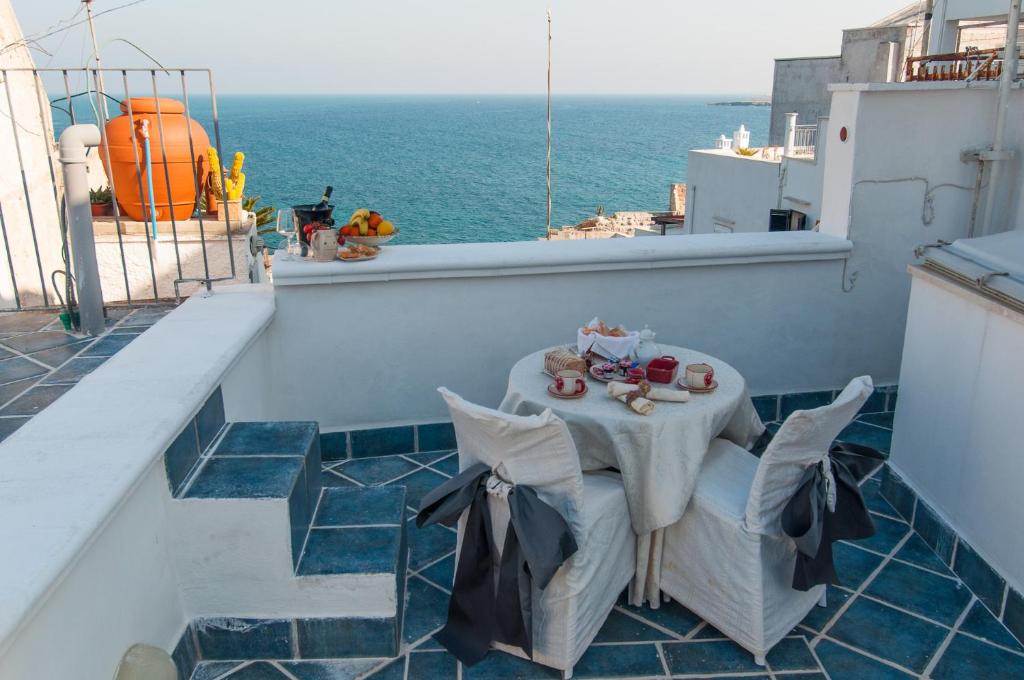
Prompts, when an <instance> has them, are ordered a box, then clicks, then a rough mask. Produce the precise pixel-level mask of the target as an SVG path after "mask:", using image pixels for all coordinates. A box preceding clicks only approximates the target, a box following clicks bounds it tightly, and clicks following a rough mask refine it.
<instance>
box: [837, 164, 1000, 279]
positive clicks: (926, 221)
mask: <svg viewBox="0 0 1024 680" xmlns="http://www.w3.org/2000/svg"><path fill="white" fill-rule="evenodd" d="M905 182H920V183H922V184H923V185H924V196H923V197H922V200H921V224H922V225H923V226H925V227H928V226H931V224H932V222H934V221H935V192H936V191H938V190H939V189H962V190H964V191H972V192H973V191H980V189H981V188H983V187H984V186H985V184H983V183H982V184H979V185H978V186H977V187H974V186H964V185H962V184H956V183H954V182H942V183H940V184H936V185H934V186H932V184H931V180H929V179H928V178H927V177H919V176H912V177H893V178H886V179H862V180H858V181H856V182H854V183H853V185H852V186H851V188H850V210H849V213H848V215H847V220H846V238H847V240H849V241H852V240H853V218H854V210H853V209H854V203H855V198H856V192H857V188H858V187H859V186H860V185H862V184H870V185H876V186H877V185H885V184H899V183H905ZM974 217H975V216H974V215H972V216H971V222H972V223H973V222H974ZM849 262H850V260H849V258H847V259H845V260H843V273H842V290H843V292H844V293H849V292H850V291H852V290H853V288H854V286H855V285H856V283H857V277H858V275H859V274H860V272H859V271H854V272H852V273H850V274H849V276H847V273H846V272H847V267H848V265H849ZM847 281H849V285H847Z"/></svg>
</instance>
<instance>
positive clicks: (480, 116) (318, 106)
mask: <svg viewBox="0 0 1024 680" xmlns="http://www.w3.org/2000/svg"><path fill="white" fill-rule="evenodd" d="M735 99H743V96H737V97H729V96H721V95H717V96H713V97H712V96H648V97H637V96H555V97H554V98H553V102H552V172H551V176H552V177H551V182H552V225H553V226H555V227H558V226H563V225H569V224H575V223H577V222H579V221H581V220H583V219H585V218H587V217H589V216H592V215H593V214H594V213H595V211H597V210H598V209H599V208H603V209H604V211H605V212H606V213H607V214H611V213H614V212H616V211H634V210H644V211H653V210H667V208H668V200H669V187H670V185H671V184H672V183H675V182H685V181H686V165H687V152H688V151H689V150H690V149H694V148H709V147H711V146H713V143H714V140H715V139H716V138H717V137H718V136H719V135H720V134H723V133H724V134H725V135H726V136H731V134H732V132H733V130H735V129H736V128H737V127H738V126H739V125H740V124H743V125H746V126H747V128H748V129H749V130H750V131H751V145H752V146H757V145H763V144H764V143H766V142H767V135H768V120H769V115H770V109H769V107H765V106H715V105H714V103H715V102H721V101H730V100H735ZM207 106H208V105H205V104H204V101H203V100H202V98H199V97H196V101H193V102H191V107H190V108H191V110H192V112H193V115H194V116H195V117H196V119H197V120H199V121H201V122H202V123H203V125H204V127H206V129H207V131H208V132H209V133H210V136H211V139H212V137H213V134H212V132H213V130H212V120H211V119H210V116H209V115H208V113H207V111H208V110H209V109H208V108H207ZM76 108H77V107H76ZM217 108H218V117H219V123H220V134H221V150H222V155H221V158H222V161H223V162H224V163H225V164H230V159H231V156H232V154H233V152H234V151H238V150H240V151H243V152H244V153H245V166H244V171H245V173H246V194H249V195H253V194H255V195H259V196H260V202H259V205H261V206H263V205H271V206H274V208H275V209H281V208H287V207H288V206H291V205H294V204H301V203H315V202H316V201H317V200H318V199H319V198H320V195H321V194H322V192H323V189H324V186H325V185H328V184H330V185H331V186H333V187H334V194H333V197H332V203H333V204H334V205H335V206H336V207H335V214H334V216H335V218H336V219H337V220H338V222H339V224H341V223H343V222H344V221H345V220H347V218H348V216H349V215H350V214H351V213H352V211H354V210H355V209H356V208H361V207H366V208H370V209H372V210H376V211H378V212H380V213H381V214H382V215H384V216H385V217H386V218H387V219H390V220H391V221H392V222H394V224H395V226H396V227H398V228H399V229H400V230H401V233H400V236H399V237H398V239H397V240H396V241H394V243H395V244H399V243H407V244H413V243H464V242H480V241H492V242H493V241H524V240H534V239H537V238H539V237H542V236H543V235H544V234H545V223H546V205H547V188H546V179H545V164H546V135H547V123H546V99H545V97H544V96H543V95H540V96H265V95H259V96H256V95H253V96H249V95H221V96H219V97H218V98H217ZM116 110H117V109H116V107H115V108H114V111H116ZM58 115H59V114H58ZM55 122H56V123H57V124H58V127H60V121H59V120H55Z"/></svg>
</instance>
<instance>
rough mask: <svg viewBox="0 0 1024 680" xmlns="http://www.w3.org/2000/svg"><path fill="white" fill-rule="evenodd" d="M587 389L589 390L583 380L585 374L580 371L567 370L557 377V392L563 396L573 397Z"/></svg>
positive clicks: (560, 372) (559, 373)
mask: <svg viewBox="0 0 1024 680" xmlns="http://www.w3.org/2000/svg"><path fill="white" fill-rule="evenodd" d="M585 389H587V384H586V382H584V380H583V374H582V373H580V372H579V371H573V370H571V369H566V370H564V371H559V372H558V373H557V374H556V375H555V391H556V392H558V393H559V394H561V395H564V396H566V397H571V396H573V395H575V394H579V393H580V392H582V391H583V390H585Z"/></svg>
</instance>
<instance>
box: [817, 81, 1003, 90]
mask: <svg viewBox="0 0 1024 680" xmlns="http://www.w3.org/2000/svg"><path fill="white" fill-rule="evenodd" d="M998 87H999V81H997V80H972V81H966V80H920V81H913V82H909V83H832V84H831V85H829V86H828V91H829V92H932V91H935V90H995V89H997V88H998ZM1011 87H1012V88H1013V89H1015V90H1019V89H1021V87H1022V82H1021V81H1017V82H1015V83H1013V84H1012V85H1011Z"/></svg>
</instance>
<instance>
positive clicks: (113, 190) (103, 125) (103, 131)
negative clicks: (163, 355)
mask: <svg viewBox="0 0 1024 680" xmlns="http://www.w3.org/2000/svg"><path fill="white" fill-rule="evenodd" d="M96 78H97V74H96V72H95V71H93V80H94V81H96ZM85 83H86V87H88V86H89V72H88V71H86V73H85ZM97 113H99V116H100V141H101V143H102V144H103V153H104V154H105V155H106V161H105V162H104V164H103V166H104V167H103V170H104V172H106V173H107V183H108V184H109V185H110V202H111V204H112V207H113V209H114V231H116V232H117V246H118V248H119V249H120V251H121V273H122V274H123V275H124V297H125V300H127V301H128V303H129V304H130V303H131V301H132V287H131V284H130V283H129V282H128V261H127V260H126V259H125V256H124V236H123V235H122V234H121V232H122V229H121V206H119V205H118V203H117V182H115V181H114V172H113V169H112V166H111V165H110V139H109V138H108V137H107V116H106V114H105V113H104V112H103V109H97Z"/></svg>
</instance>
